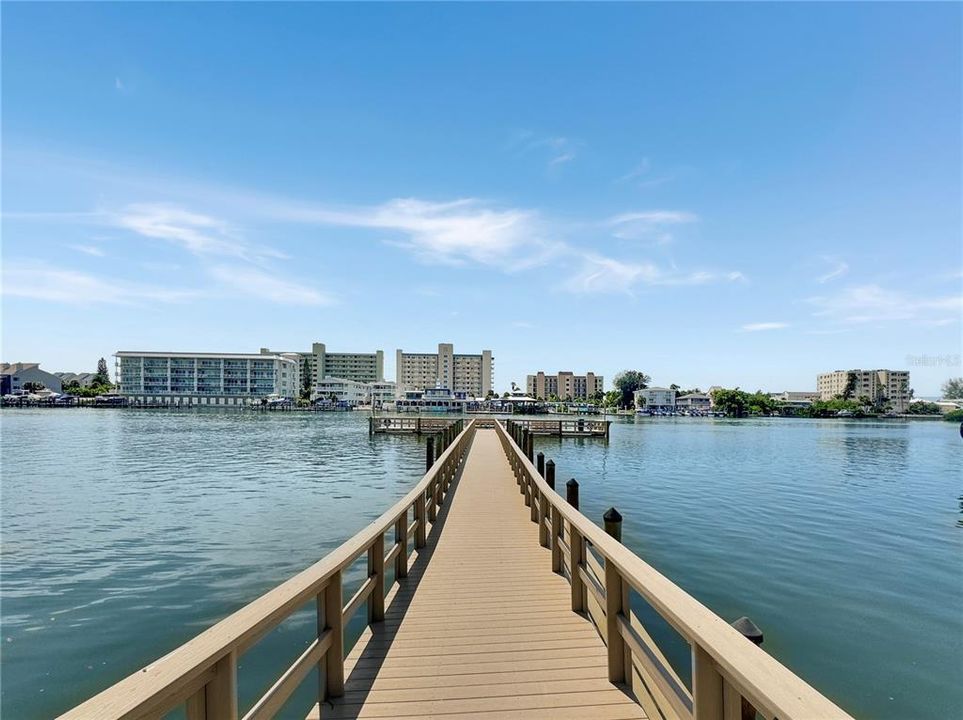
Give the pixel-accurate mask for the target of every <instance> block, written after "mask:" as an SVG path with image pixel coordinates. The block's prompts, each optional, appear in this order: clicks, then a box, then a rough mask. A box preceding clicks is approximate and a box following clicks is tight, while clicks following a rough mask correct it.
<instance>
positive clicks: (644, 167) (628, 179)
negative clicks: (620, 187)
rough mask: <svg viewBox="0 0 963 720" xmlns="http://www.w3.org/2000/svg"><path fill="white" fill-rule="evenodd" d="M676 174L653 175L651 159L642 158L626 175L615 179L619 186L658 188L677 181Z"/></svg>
mask: <svg viewBox="0 0 963 720" xmlns="http://www.w3.org/2000/svg"><path fill="white" fill-rule="evenodd" d="M675 177H676V173H675V172H670V173H658V174H656V173H653V172H652V163H651V162H650V161H649V158H642V160H641V161H639V163H638V164H637V165H636V166H635V167H633V168H632V169H631V170H629V171H628V172H627V173H625V174H624V175H620V176H619V177H617V178H616V179H615V182H616V183H618V184H631V185H634V186H636V187H639V188H648V187H656V186H658V185H662V184H664V183H667V182H669V181H670V180H673V179H675Z"/></svg>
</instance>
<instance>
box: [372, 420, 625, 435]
mask: <svg viewBox="0 0 963 720" xmlns="http://www.w3.org/2000/svg"><path fill="white" fill-rule="evenodd" d="M454 422H456V421H455V420H452V419H451V418H447V417H420V416H419V417H388V416H383V417H378V416H373V417H370V418H368V434H369V435H376V434H396V433H397V434H414V435H426V434H431V435H433V434H435V433H439V432H442V431H444V430H446V429H447V428H448V427H450V426H451V425H452V424H453V423H454ZM509 422H510V423H512V424H514V425H517V426H518V427H520V428H525V429H527V430H528V431H529V432H530V433H531V434H532V435H543V436H550V437H597V438H605V439H606V440H608V438H609V428H610V426H611V424H612V421H611V420H591V419H588V418H584V417H579V418H575V419H573V420H515V419H511V420H510V421H509Z"/></svg>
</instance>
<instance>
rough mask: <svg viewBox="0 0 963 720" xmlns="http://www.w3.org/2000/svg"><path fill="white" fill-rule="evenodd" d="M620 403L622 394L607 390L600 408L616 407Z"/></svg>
mask: <svg viewBox="0 0 963 720" xmlns="http://www.w3.org/2000/svg"><path fill="white" fill-rule="evenodd" d="M620 402H622V393H621V392H619V391H618V390H609V391H608V392H607V393H605V396H604V397H603V398H602V407H607V408H614V407H618V406H619V403H620Z"/></svg>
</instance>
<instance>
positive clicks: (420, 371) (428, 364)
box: [395, 343, 493, 397]
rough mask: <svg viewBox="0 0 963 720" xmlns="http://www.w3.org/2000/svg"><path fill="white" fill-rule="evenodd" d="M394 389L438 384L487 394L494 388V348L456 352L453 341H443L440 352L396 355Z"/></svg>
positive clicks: (417, 389)
mask: <svg viewBox="0 0 963 720" xmlns="http://www.w3.org/2000/svg"><path fill="white" fill-rule="evenodd" d="M395 360H396V365H395V372H396V375H397V380H396V383H395V392H396V393H397V396H398V397H404V394H405V393H406V392H421V391H424V390H428V389H431V388H435V387H439V386H440V387H443V388H448V389H449V390H451V391H453V392H466V393H468V394H469V395H471V396H472V397H486V396H487V395H488V393H489V392H491V389H492V379H493V375H492V367H493V360H492V351H491V350H482V351H481V353H480V354H478V355H461V354H456V353H455V350H454V346H453V345H452V344H451V343H440V344H439V345H438V352H437V353H406V352H404V351H402V350H398V352H397V353H396V356H395Z"/></svg>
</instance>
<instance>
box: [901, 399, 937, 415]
mask: <svg viewBox="0 0 963 720" xmlns="http://www.w3.org/2000/svg"><path fill="white" fill-rule="evenodd" d="M905 412H906V413H907V414H908V415H942V414H943V411H942V410H941V409H940V406H939V405H937V404H936V403H931V402H925V401H922V400H921V401H920V402H915V403H910V404H909V405H908V406H907V408H906V411H905Z"/></svg>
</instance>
